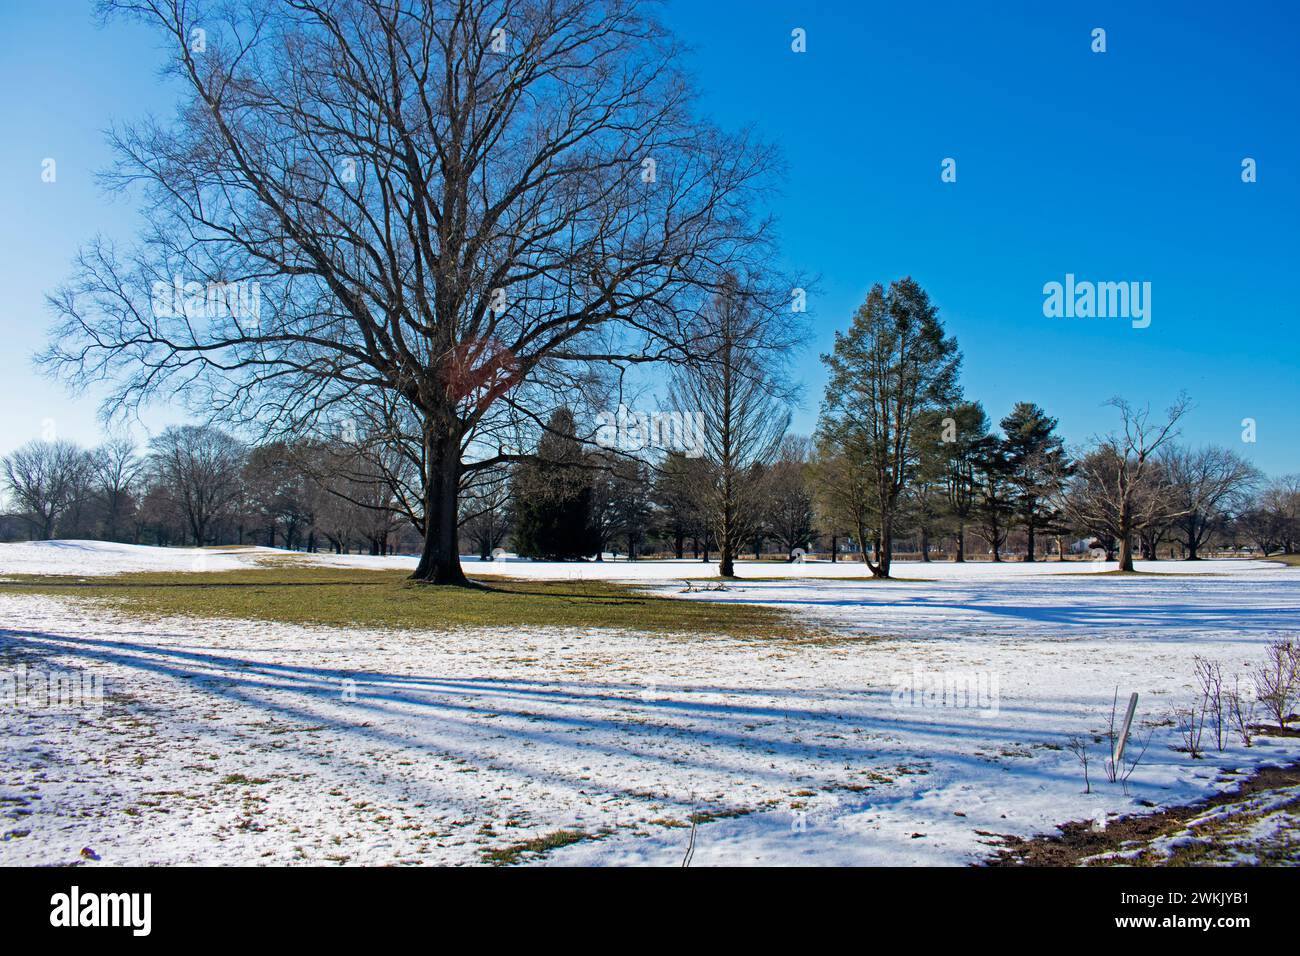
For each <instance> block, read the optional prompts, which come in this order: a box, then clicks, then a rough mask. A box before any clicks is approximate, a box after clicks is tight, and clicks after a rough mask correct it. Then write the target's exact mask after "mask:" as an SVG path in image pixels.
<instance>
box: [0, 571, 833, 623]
mask: <svg viewBox="0 0 1300 956" xmlns="http://www.w3.org/2000/svg"><path fill="white" fill-rule="evenodd" d="M0 592H7V593H32V592H35V593H40V594H57V595H67V596H75V597H78V598H84V599H89V600H94V601H98V602H103V603H104V604H106V605H108V606H110V607H112V608H113V609H115V610H118V611H122V612H125V613H129V614H133V615H138V616H144V617H161V616H169V615H181V616H189V617H199V618H223V619H236V620H256V621H276V622H282V623H287V624H320V625H328V626H333V627H377V628H402V629H412V630H434V631H448V630H454V629H457V628H466V627H498V628H518V627H539V626H554V627H592V628H623V629H628V630H640V631H652V632H661V633H669V634H717V635H730V636H735V637H749V638H760V637H761V638H767V637H777V638H787V639H801V640H802V639H808V638H810V637H813V636H814V632H812V631H811V630H810V629H809V628H808V627H807V626H806V625H802V624H799V623H798V622H797V621H796V620H795V619H794V618H793V617H792V616H791V615H789V614H788V613H785V612H782V611H779V610H777V609H774V608H764V607H756V606H754V605H749V604H740V603H736V604H724V603H717V602H711V601H695V600H689V601H687V600H681V599H678V598H672V597H666V596H658V595H652V594H644V593H641V592H638V591H637V590H635V589H633V588H631V587H628V586H626V585H620V584H613V583H610V582H606V581H532V580H511V579H505V578H494V579H492V580H491V581H490V583H489V582H482V583H480V584H478V585H477V586H475V587H470V588H452V587H438V586H434V585H428V584H421V583H417V582H414V581H410V580H408V579H407V577H406V574H405V572H403V571H391V570H385V571H371V570H352V569H347V568H314V567H306V566H301V565H299V566H291V565H279V566H274V567H258V568H246V569H240V570H235V571H210V572H192V573H185V572H154V571H150V572H137V573H130V574H119V575H114V576H111V577H69V576H39V575H25V576H14V577H13V578H11V579H10V580H7V581H3V582H0Z"/></svg>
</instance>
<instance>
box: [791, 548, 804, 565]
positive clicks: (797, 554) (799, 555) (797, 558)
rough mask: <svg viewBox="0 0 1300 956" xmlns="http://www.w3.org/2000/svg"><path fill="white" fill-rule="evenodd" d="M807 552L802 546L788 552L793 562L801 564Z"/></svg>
mask: <svg viewBox="0 0 1300 956" xmlns="http://www.w3.org/2000/svg"><path fill="white" fill-rule="evenodd" d="M807 554H808V552H807V551H805V550H804V549H803V548H795V549H794V550H793V551H791V552H790V560H792V561H793V562H794V563H795V564H803V559H804V557H805V556H806V555H807Z"/></svg>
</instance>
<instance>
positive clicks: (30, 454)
mask: <svg viewBox="0 0 1300 956" xmlns="http://www.w3.org/2000/svg"><path fill="white" fill-rule="evenodd" d="M2 464H3V467H4V480H5V485H6V486H7V487H8V490H9V494H10V496H11V497H12V499H13V503H14V505H15V506H16V507H17V508H18V510H19V513H20V515H21V517H22V519H23V520H24V521H25V522H26V523H27V525H28V527H29V528H30V530H31V535H32V537H33V538H34V539H39V540H42V541H44V540H48V539H50V538H52V537H54V532H55V529H56V528H58V527H59V521H60V519H62V518H63V516H64V515H65V514H67V513H68V512H69V511H71V510H73V509H75V508H77V507H78V506H79V504H80V503H81V501H82V499H83V498H84V497H85V495H86V493H87V491H88V490H89V483H88V478H89V476H90V471H91V460H90V456H89V455H87V454H86V452H85V451H84V450H83V449H81V448H79V447H78V446H77V445H76V444H74V443H73V442H70V441H30V442H28V443H27V444H26V445H23V446H22V447H21V448H17V449H15V450H14V451H12V452H10V453H9V454H8V455H6V456H5V457H4V459H3V462H2Z"/></svg>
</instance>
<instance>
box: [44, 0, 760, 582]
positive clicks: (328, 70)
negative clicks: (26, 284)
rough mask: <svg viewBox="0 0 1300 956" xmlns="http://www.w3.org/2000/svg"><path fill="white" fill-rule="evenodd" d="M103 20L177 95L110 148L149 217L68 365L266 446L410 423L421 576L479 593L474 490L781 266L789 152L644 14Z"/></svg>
mask: <svg viewBox="0 0 1300 956" xmlns="http://www.w3.org/2000/svg"><path fill="white" fill-rule="evenodd" d="M103 6H104V7H105V8H106V9H107V10H109V11H120V12H125V13H126V14H128V15H130V16H134V17H137V18H139V19H142V20H144V21H146V22H148V23H150V24H152V25H153V26H155V27H156V28H157V29H158V30H159V31H160V33H161V35H162V36H163V38H164V39H165V41H166V42H167V44H168V46H169V48H170V50H171V54H172V60H171V73H172V75H173V76H174V77H175V78H176V79H178V80H179V82H180V84H181V85H182V87H183V89H184V90H185V96H184V100H183V102H182V103H181V104H180V109H179V111H178V113H177V117H176V119H175V120H174V121H173V122H170V123H166V124H164V123H160V122H155V121H147V122H143V123H140V124H137V125H134V126H129V127H124V128H119V129H117V130H115V131H114V134H113V145H114V146H115V148H116V150H117V152H118V154H119V156H120V163H119V164H118V166H117V167H116V168H115V169H114V170H113V171H112V172H111V173H110V174H109V176H108V180H109V182H110V183H111V184H114V185H119V186H128V185H131V184H141V185H142V186H143V187H144V191H145V195H146V197H147V204H146V206H145V212H146V216H147V220H148V223H149V226H148V229H147V230H146V231H145V232H144V233H143V235H142V236H141V238H140V242H139V243H138V244H137V245H135V246H134V247H133V248H132V249H130V250H126V251H119V250H117V249H115V248H114V247H113V246H111V245H109V244H107V243H105V242H102V241H96V242H92V243H90V244H89V245H88V246H87V247H86V248H85V249H84V250H83V251H82V252H81V254H80V256H79V259H78V265H77V269H76V272H75V275H74V277H73V278H72V280H71V281H70V282H69V283H68V284H67V285H66V286H65V287H64V288H63V289H61V290H59V291H58V292H57V293H56V294H55V295H53V296H52V297H51V301H52V303H53V305H54V308H55V309H56V310H57V312H58V313H59V314H60V316H61V322H60V325H59V327H58V329H57V330H56V332H55V334H54V336H53V338H52V344H51V346H50V348H49V350H48V352H47V353H46V355H45V361H46V363H47V365H48V367H49V368H50V369H52V370H55V371H56V372H59V373H62V374H63V375H64V376H65V377H66V378H68V379H69V380H71V381H72V382H73V383H85V382H92V381H97V380H101V379H104V378H110V379H112V380H114V381H116V382H117V383H118V387H117V388H116V389H115V390H114V391H113V393H112V394H111V396H110V398H109V400H108V405H109V406H111V407H123V408H130V407H132V406H135V405H137V404H139V403H140V402H142V401H146V400H148V399H149V398H152V397H155V396H157V395H167V396H169V397H170V396H172V395H174V394H177V393H180V394H183V395H184V396H185V397H186V398H188V399H189V400H190V401H191V403H192V404H194V405H195V406H197V407H201V408H204V409H208V410H215V415H217V416H220V417H224V418H225V419H227V420H237V421H240V422H241V423H244V424H245V425H251V424H254V423H255V424H257V425H259V426H261V427H262V428H263V429H266V430H268V431H270V430H279V431H282V432H284V431H294V430H297V431H302V430H306V429H311V428H316V427H318V426H321V425H322V423H328V421H329V419H330V417H331V416H332V415H335V414H336V413H338V411H339V409H340V408H343V407H347V406H353V405H355V403H356V402H357V401H358V398H360V399H361V400H363V401H369V400H371V397H372V396H374V399H373V400H374V401H375V402H376V403H377V404H379V405H381V406H386V405H391V404H393V403H397V404H401V405H403V406H405V407H406V408H407V409H408V410H409V414H410V415H411V416H412V417H413V418H414V420H415V422H416V425H417V428H418V436H417V437H418V449H419V458H420V463H419V465H420V474H419V478H420V481H419V491H420V494H419V497H420V501H419V510H420V511H421V512H422V514H421V515H420V519H421V520H420V521H419V525H420V526H422V529H423V535H424V547H423V554H422V556H421V559H420V562H419V566H418V568H417V570H416V571H415V574H414V577H416V578H417V579H422V580H427V581H432V582H440V583H455V584H459V583H463V582H464V580H465V579H464V576H463V573H462V570H461V567H460V562H459V557H458V541H457V521H458V515H459V512H460V509H459V507H458V498H459V493H460V489H461V486H462V483H463V482H464V481H465V480H466V479H467V476H469V475H471V474H472V473H473V472H475V471H478V470H482V469H491V468H496V467H498V466H499V465H501V464H503V463H506V462H508V461H510V460H513V459H517V458H518V457H519V455H520V451H519V449H520V448H521V447H522V445H521V444H520V443H519V442H518V441H517V435H518V433H519V429H520V428H521V427H522V426H527V425H529V424H530V423H531V424H533V425H537V426H540V424H541V423H543V422H545V421H546V419H547V417H548V415H549V412H550V411H551V410H552V409H553V408H554V406H555V404H557V402H556V401H555V400H554V399H555V398H556V396H557V394H562V395H563V397H564V399H565V401H566V402H567V403H568V404H573V402H574V401H575V394H576V393H578V392H579V391H581V389H582V388H583V387H586V386H590V385H591V384H592V383H593V382H596V381H598V380H599V379H600V377H601V369H605V370H608V369H609V368H611V367H619V366H626V365H628V364H631V363H644V362H651V361H658V360H678V359H680V358H681V357H682V356H683V354H684V351H685V350H686V343H688V342H689V341H690V333H689V329H688V327H689V325H690V322H691V319H692V317H693V316H695V315H697V314H698V313H699V311H700V303H701V302H703V301H707V298H708V297H709V295H710V294H711V293H712V292H715V291H716V289H717V285H718V277H719V276H721V275H722V274H724V273H726V272H728V271H731V270H743V268H744V266H745V265H746V264H747V263H750V262H752V261H755V259H756V257H757V256H759V255H763V254H765V251H766V249H765V247H766V245H767V236H768V224H767V222H766V220H759V219H758V217H756V215H755V214H754V208H753V207H754V201H755V198H756V197H757V196H758V195H760V194H761V187H762V186H763V184H764V183H765V182H766V179H767V176H768V174H769V172H770V170H771V167H772V155H771V153H770V152H769V151H768V150H767V149H766V148H764V147H762V146H760V145H757V144H755V143H754V142H753V141H752V138H751V137H749V136H748V135H740V136H729V135H724V134H723V133H721V132H719V131H718V130H717V129H715V128H713V127H712V126H711V125H709V124H707V123H705V122H702V121H701V120H699V119H698V118H697V116H696V115H695V113H694V110H693V104H692V101H691V100H692V95H691V88H690V84H689V83H688V82H687V81H686V80H685V79H684V78H683V76H682V75H681V74H680V73H679V72H678V70H677V69H676V67H675V64H676V62H677V57H678V49H677V46H676V44H675V42H674V41H673V40H672V38H671V37H670V36H669V35H668V34H667V33H666V32H665V31H664V29H663V28H662V27H661V26H660V25H659V24H658V23H657V22H656V21H655V20H654V19H653V18H651V17H649V16H647V15H646V14H645V13H644V12H643V9H642V8H643V4H642V3H640V2H638V0H247V2H243V3H241V2H238V0H212V2H207V0H106V2H105V3H104V4H103Z"/></svg>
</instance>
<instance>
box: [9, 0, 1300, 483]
mask: <svg viewBox="0 0 1300 956" xmlns="http://www.w3.org/2000/svg"><path fill="white" fill-rule="evenodd" d="M1298 10H1300V6H1298V5H1296V4H1294V3H1282V2H1278V3H1259V4H1252V5H1250V6H1248V7H1241V6H1239V5H1233V4H1229V3H1215V4H1209V3H1187V2H1179V3H1173V2H1170V3H1141V4H1132V3H1127V4H1125V3H1113V4H1112V3H1087V4H1084V3H1041V2H1040V3H1033V2H1024V3H1007V4H999V5H997V8H996V10H994V8H993V7H992V5H988V4H976V3H964V4H962V3H927V4H882V3H858V2H853V3H850V2H835V3H832V2H820V3H807V4H778V3H775V2H767V0H747V2H741V0H715V2H711V3H707V4H706V3H699V2H670V3H668V4H667V5H666V7H665V10H664V19H665V20H666V21H667V22H668V24H669V25H670V26H671V27H672V28H673V29H674V30H675V32H677V33H678V35H679V36H680V37H681V38H682V39H683V40H684V41H685V42H686V43H688V44H689V45H690V46H691V47H692V53H691V56H690V60H689V66H690V69H691V71H692V72H693V73H694V75H695V76H696V77H697V78H698V81H699V86H700V88H701V90H702V97H701V101H700V108H701V111H702V112H703V113H705V114H706V115H709V116H710V117H712V118H714V119H715V120H717V121H718V122H719V123H720V124H721V125H723V126H725V127H731V128H735V127H739V126H745V125H753V126H754V127H755V128H756V129H757V130H758V131H759V132H760V133H761V134H762V135H763V136H764V137H765V138H767V139H769V140H772V141H774V142H776V143H778V144H779V145H780V147H781V149H782V151H783V153H784V156H785V159H786V163H787V167H788V173H787V177H786V179H785V182H784V185H783V195H782V196H781V198H780V199H779V200H778V201H777V203H776V206H775V210H774V211H775V212H776V214H777V216H778V217H779V220H780V223H781V228H780V234H781V236H782V241H783V247H784V250H785V255H786V257H787V259H788V264H789V265H790V266H792V267H795V268H798V269H801V270H805V271H807V272H810V273H815V274H817V275H819V276H820V280H821V281H820V287H819V290H818V294H817V295H816V296H814V297H813V298H812V299H811V300H810V303H809V305H810V312H811V314H810V325H811V332H812V334H811V335H810V342H809V347H808V349H807V351H806V352H805V354H803V355H802V356H801V357H800V358H799V360H798V362H797V364H796V368H797V370H798V373H799V374H800V376H801V377H802V380H803V381H804V382H805V383H806V388H805V390H804V391H805V401H804V405H803V407H802V408H801V409H800V410H799V412H798V414H797V415H796V419H795V425H796V428H798V429H799V430H801V431H805V432H807V431H810V430H811V428H812V426H813V423H814V421H815V417H816V411H817V404H818V401H819V399H820V395H821V389H822V383H823V381H824V375H823V373H822V371H821V368H820V363H819V361H818V358H817V356H818V354H819V353H820V352H823V351H825V350H827V349H828V348H829V346H830V342H831V339H832V335H833V332H834V330H836V329H840V328H844V327H845V326H846V325H847V323H848V321H849V318H850V316H851V315H852V313H853V310H854V309H855V308H856V306H857V305H858V304H859V303H860V302H861V300H862V299H863V298H864V296H865V294H866V292H867V290H868V289H869V288H870V286H871V284H872V283H873V282H876V281H880V282H888V281H889V280H891V279H894V278H898V277H900V276H903V275H911V276H913V277H914V278H916V279H917V280H918V281H919V282H920V283H921V284H922V285H923V286H924V287H925V288H926V289H927V290H928V291H929V293H930V295H931V296H932V298H933V299H934V301H935V302H936V304H937V305H938V306H939V308H940V313H941V315H942V317H943V319H944V321H945V322H946V324H947V326H948V329H949V331H950V332H951V333H952V334H954V335H956V337H957V339H958V342H959V344H960V345H961V347H962V349H963V352H964V353H965V371H964V374H963V379H962V381H963V384H964V386H965V389H966V392H967V394H968V396H969V397H971V398H975V399H978V400H980V401H982V402H983V403H984V405H985V408H986V409H987V410H988V412H989V415H990V417H991V418H993V419H994V420H995V421H996V420H997V419H999V418H1001V417H1002V416H1003V415H1004V414H1006V412H1007V411H1009V410H1010V408H1011V406H1012V404H1013V403H1014V402H1016V401H1019V400H1029V401H1036V402H1038V403H1039V404H1040V405H1042V406H1043V407H1044V408H1046V409H1047V411H1048V412H1049V413H1050V414H1052V415H1056V416H1058V417H1059V418H1060V419H1061V429H1062V431H1063V433H1064V434H1065V436H1066V438H1067V440H1069V441H1071V442H1076V443H1077V442H1083V441H1085V440H1087V439H1088V438H1089V437H1090V436H1091V435H1093V434H1096V433H1099V432H1102V431H1105V430H1107V429H1109V428H1110V427H1111V426H1112V425H1113V424H1114V416H1113V412H1112V411H1111V410H1110V409H1107V408H1105V407H1104V405H1103V403H1104V402H1105V400H1106V399H1107V398H1109V397H1110V396H1111V395H1116V394H1119V395H1123V396H1125V397H1127V398H1128V399H1130V400H1131V401H1134V402H1137V403H1139V404H1141V403H1146V402H1150V403H1151V404H1152V405H1154V406H1160V407H1163V406H1165V405H1167V404H1169V402H1171V401H1172V400H1173V399H1174V398H1175V397H1176V396H1177V394H1178V392H1179V391H1180V390H1183V389H1185V390H1186V391H1187V392H1188V393H1189V394H1190V395H1191V397H1192V399H1193V401H1194V402H1195V404H1196V408H1195V411H1194V412H1193V414H1192V415H1191V416H1190V418H1189V419H1188V421H1187V423H1186V426H1185V428H1184V436H1185V439H1186V440H1187V441H1189V442H1191V443H1195V444H1201V443H1210V442H1213V443H1217V444H1222V445H1226V446H1228V447H1231V448H1234V449H1236V450H1238V451H1240V452H1242V453H1243V454H1245V455H1247V457H1249V458H1250V459H1252V460H1253V461H1255V463H1256V464H1258V465H1259V466H1260V467H1261V468H1263V469H1264V470H1265V471H1267V472H1269V473H1271V474H1280V473H1283V472H1292V471H1300V423H1298V422H1297V415H1296V411H1295V404H1296V403H1295V400H1294V397H1293V396H1294V387H1295V379H1296V368H1297V357H1298V354H1297V353H1298V352H1300V346H1298V345H1297V336H1296V325H1297V320H1298V319H1300V308H1298V307H1297V299H1296V282H1297V277H1300V267H1298V265H1297V262H1298V256H1297V252H1300V239H1297V228H1298V227H1300V111H1298V110H1297V107H1296V91H1297V90H1300V57H1297V55H1296V54H1297V45H1298V44H1300V40H1298V39H1297V38H1298V37H1300V29H1298V28H1300V13H1298V12H1297V11H1298ZM796 27H800V28H803V29H804V30H805V31H806V33H807V52H806V53H801V54H800V53H794V52H792V51H791V48H790V33H791V30H792V29H794V28H796ZM1095 27H1102V28H1104V29H1105V30H1106V31H1107V51H1106V52H1105V53H1104V54H1095V53H1093V52H1091V50H1090V43H1091V37H1090V33H1091V31H1092V29H1093V28H1095ZM0 37H2V38H3V39H2V40H0V43H2V44H3V47H2V52H0V128H2V129H3V130H4V136H3V142H4V147H3V150H2V151H0V221H3V223H4V229H3V230H2V231H0V281H2V282H3V288H4V290H5V295H4V302H5V310H4V313H3V319H2V320H0V321H2V322H3V330H4V332H5V347H4V349H3V350H2V351H0V407H3V409H4V412H5V414H4V415H3V416H0V452H7V451H8V450H10V449H11V448H13V447H15V446H17V445H19V444H21V443H22V442H24V441H27V440H28V439H30V438H34V437H40V435H41V434H42V432H43V431H48V428H49V426H50V425H51V424H53V427H54V428H55V430H56V431H57V433H58V434H59V436H60V437H68V438H73V439H75V440H78V441H81V442H83V443H86V444H93V443H94V442H96V441H98V440H99V437H100V428H99V425H98V423H97V422H96V420H95V410H96V405H97V399H96V396H94V395H88V396H83V397H80V398H74V397H71V396H69V395H68V394H67V392H66V391H65V390H64V389H63V388H62V386H59V385H57V384H54V383H51V382H49V381H47V380H45V379H44V378H42V377H41V376H40V375H39V374H37V373H36V372H35V371H34V370H33V368H32V365H31V355H32V353H33V352H35V351H36V350H38V349H39V348H40V347H41V346H42V344H43V343H44V341H45V335H46V332H47V329H48V326H49V322H50V317H49V315H48V313H47V312H46V311H45V308H44V305H43V297H44V294H45V293H46V292H47V291H48V290H49V289H51V288H52V287H54V286H55V285H57V284H58V283H59V282H60V281H61V280H63V279H64V278H65V277H66V276H67V273H68V265H69V261H70V260H71V258H72V256H73V254H74V253H75V251H76V248H77V247H78V245H79V244H81V243H82V242H84V241H85V240H86V239H88V238H90V237H91V236H93V235H94V234H95V233H96V232H103V233H105V234H107V235H109V236H114V237H117V238H120V239H123V240H126V239H129V238H130V236H131V235H132V233H133V230H134V228H135V224H136V221H137V220H136V218H135V213H134V210H133V208H132V206H131V203H130V202H129V200H124V199H122V198H118V197H110V196H106V195H104V194H103V192H102V191H101V190H100V189H99V187H98V186H97V185H96V183H95V182H94V179H93V174H94V172H95V171H96V170H98V169H101V168H103V167H105V166H106V165H107V164H108V162H109V161H110V159H111V157H110V155H109V152H108V149H107V147H106V145H105V140H104V135H103V131H104V129H105V127H106V126H107V125H108V124H109V123H110V122H111V121H112V120H115V119H117V120H125V119H131V118H135V117H139V116H141V115H144V114H145V113H148V112H154V113H158V114H160V115H167V114H169V113H170V112H171V109H172V105H173V102H174V98H173V95H172V92H171V91H169V90H168V89H167V88H166V86H165V85H164V84H163V83H162V82H161V81H160V80H159V78H158V76H157V67H158V65H159V63H160V62H161V57H160V54H159V52H158V51H157V49H156V46H155V41H154V38H153V37H152V36H151V35H150V34H148V33H147V32H145V31H144V30H142V29H140V28H138V27H135V26H132V25H128V24H126V23H124V22H120V21H114V22H112V23H110V24H109V25H108V26H107V27H106V28H103V29H101V28H99V27H98V26H97V25H96V23H95V21H94V19H93V16H92V13H91V5H90V4H89V3H86V4H82V3H80V2H74V0H63V2H58V3H37V2H33V0H16V2H9V3H6V4H4V6H3V8H2V9H0ZM45 157H53V158H55V159H56V160H57V162H58V181H57V182H56V183H54V184H47V183H43V182H42V181H41V177H40V172H41V161H42V159H44V158H45ZM945 157H951V158H953V159H955V160H956V164H957V181H956V182H955V183H944V182H942V181H941V179H940V164H941V162H942V160H943V159H944V158H945ZM1244 157H1252V158H1254V159H1255V160H1256V161H1257V163H1258V182H1256V183H1253V184H1246V183H1243V182H1242V181H1241V162H1242V159H1243V158H1244ZM1066 273H1074V274H1075V275H1076V276H1077V277H1078V278H1079V279H1080V280H1083V279H1087V280H1094V281H1146V282H1150V283H1151V286H1152V322H1151V325H1150V327H1149V328H1145V329H1134V328H1132V327H1131V325H1130V323H1129V322H1128V321H1125V320H1122V319H1080V318H1075V319H1060V318H1057V319H1048V318H1045V317H1044V316H1043V308H1042V306H1043V292H1042V288H1043V284H1044V283H1046V282H1049V281H1053V280H1055V281H1063V280H1064V277H1065V275H1066ZM183 417H184V412H183V410H182V409H181V408H179V407H178V406H175V407H167V408H160V409H155V410H152V411H150V412H149V413H148V414H146V416H145V418H144V425H145V426H146V427H147V428H152V429H157V428H158V427H161V426H162V425H164V424H166V423H168V422H171V421H179V420H182V418H183ZM1243 418H1253V419H1255V420H1256V422H1257V423H1258V441H1257V443H1256V444H1253V445H1250V444H1244V443H1243V442H1242V441H1241V420H1242V419H1243ZM140 434H141V437H143V436H144V435H145V434H146V432H145V431H143V430H142V431H141V432H140Z"/></svg>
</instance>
